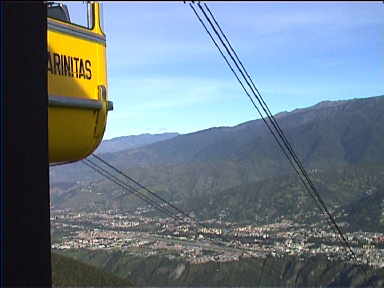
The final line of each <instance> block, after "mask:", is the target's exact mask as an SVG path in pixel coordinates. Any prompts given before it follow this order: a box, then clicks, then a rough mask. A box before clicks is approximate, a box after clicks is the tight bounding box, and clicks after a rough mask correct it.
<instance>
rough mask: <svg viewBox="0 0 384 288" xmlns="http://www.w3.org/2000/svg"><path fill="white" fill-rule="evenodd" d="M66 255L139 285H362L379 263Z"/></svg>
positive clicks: (381, 274)
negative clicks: (370, 266) (197, 260)
mask: <svg viewBox="0 0 384 288" xmlns="http://www.w3.org/2000/svg"><path fill="white" fill-rule="evenodd" d="M65 254H66V255H69V256H71V257H74V258H76V259H79V260H82V261H86V262H89V263H92V264H93V265H95V266H98V267H100V268H102V269H104V270H105V271H108V272H110V273H115V274H116V275H118V276H120V277H122V278H123V277H124V278H126V277H129V279H132V281H134V282H135V283H136V285H139V286H193V287H201V286H208V287H211V286H216V287H218V286H226V287H228V286H252V287H255V286H261V287H320V286H321V287H366V286H368V285H374V287H381V286H382V285H384V270H383V269H376V270H373V269H367V268H365V267H364V266H362V267H360V268H359V267H357V266H355V265H349V264H345V263H341V262H331V261H328V260H327V259H326V258H324V257H312V258H309V259H305V260H302V259H298V258H296V257H286V258H273V257H269V258H265V259H261V258H259V259H249V258H248V259H241V260H239V261H238V262H224V263H206V264H189V263H186V262H183V261H182V260H180V259H177V258H172V259H170V258H167V257H161V256H149V257H139V256H135V255H131V254H129V253H126V252H123V251H105V250H104V251H102V250H93V251H91V250H68V251H65Z"/></svg>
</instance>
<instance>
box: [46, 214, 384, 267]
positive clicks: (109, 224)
mask: <svg viewBox="0 0 384 288" xmlns="http://www.w3.org/2000/svg"><path fill="white" fill-rule="evenodd" d="M149 210H150V209H149V208H138V209H136V211H134V212H130V213H127V212H124V211H119V210H106V211H103V212H75V211H71V210H69V209H68V210H54V209H53V210H52V211H51V226H52V248H53V249H55V250H56V249H57V250H61V249H79V248H85V249H120V250H121V249H123V250H126V251H129V252H130V253H133V254H136V255H143V256H149V255H158V254H161V255H166V256H167V257H170V258H175V257H181V258H183V259H184V260H186V261H188V262H190V263H194V264H199V263H206V262H227V261H238V260H239V259H240V258H246V257H259V258H260V257H267V256H274V257H283V256H287V255H294V256H298V257H301V258H304V257H309V256H316V255H322V256H326V257H327V258H328V259H329V260H343V261H347V262H349V263H355V264H368V265H371V266H373V267H384V261H383V259H384V234H383V233H370V232H349V233H345V237H346V240H347V241H348V243H349V244H350V246H351V249H352V251H353V253H352V252H351V251H350V250H348V248H347V247H345V246H344V245H343V242H342V241H341V240H340V236H339V235H338V234H337V232H336V231H333V230H332V229H331V228H329V225H327V224H326V220H324V221H323V222H322V221H319V222H317V223H315V224H313V223H312V224H309V223H297V222H295V221H292V220H288V219H281V220H280V221H279V222H277V223H273V224H268V225H260V226H256V225H242V224H239V223H233V222H230V221H225V220H223V219H222V218H221V217H220V218H219V219H209V220H206V221H200V222H198V223H196V222H195V221H193V220H191V218H187V217H181V216H180V215H179V218H178V221H176V220H174V219H173V218H171V217H169V218H161V217H155V216H148V213H147V212H148V211H149ZM339 225H340V226H341V227H343V226H344V225H346V224H345V223H339Z"/></svg>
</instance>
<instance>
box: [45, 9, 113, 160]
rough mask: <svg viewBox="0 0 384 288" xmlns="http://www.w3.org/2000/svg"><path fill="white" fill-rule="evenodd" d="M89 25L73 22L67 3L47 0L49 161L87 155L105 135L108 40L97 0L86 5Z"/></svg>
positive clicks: (108, 105)
mask: <svg viewBox="0 0 384 288" xmlns="http://www.w3.org/2000/svg"><path fill="white" fill-rule="evenodd" d="M81 5H86V8H87V9H86V11H87V13H86V14H87V27H83V26H80V25H77V24H74V23H72V22H71V18H70V15H69V12H68V9H67V6H66V5H63V4H59V3H53V2H51V3H48V11H47V12H48V32H47V33H48V105H49V108H48V121H49V123H48V134H49V135H48V139H49V163H50V164H62V163H66V162H72V161H77V160H81V159H83V158H85V157H87V156H88V155H90V154H91V153H92V152H93V151H94V150H95V149H96V148H97V146H98V145H99V144H100V142H101V139H102V138H103V135H104V130H105V126H106V121H107V113H108V111H109V110H112V109H113V106H112V102H110V101H108V95H107V91H108V90H107V67H106V39H105V34H104V32H103V31H102V25H101V7H100V4H99V3H92V2H88V3H86V4H81Z"/></svg>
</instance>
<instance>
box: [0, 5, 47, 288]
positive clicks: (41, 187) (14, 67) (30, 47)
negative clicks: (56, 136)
mask: <svg viewBox="0 0 384 288" xmlns="http://www.w3.org/2000/svg"><path fill="white" fill-rule="evenodd" d="M1 5H3V8H4V12H5V17H4V24H5V35H4V36H5V41H2V44H1V45H3V47H2V48H4V49H5V59H4V60H5V61H4V62H2V63H1V65H4V64H5V81H4V82H3V83H2V84H1V85H3V84H4V85H5V135H4V136H5V147H4V148H5V155H4V156H5V157H4V158H5V159H4V158H2V159H1V161H4V160H5V191H2V193H3V192H5V193H4V194H3V195H2V196H3V198H4V199H3V200H4V202H5V209H4V210H5V211H2V215H1V216H2V217H3V216H5V239H4V240H5V243H4V245H5V285H6V286H23V287H24V286H38V287H47V286H51V243H50V211H49V170H48V169H49V168H48V95H47V93H48V92H47V20H46V19H47V9H46V5H45V4H43V3H42V2H16V1H14V2H5V3H3V4H1ZM4 42H5V43H4ZM4 212H5V213H4Z"/></svg>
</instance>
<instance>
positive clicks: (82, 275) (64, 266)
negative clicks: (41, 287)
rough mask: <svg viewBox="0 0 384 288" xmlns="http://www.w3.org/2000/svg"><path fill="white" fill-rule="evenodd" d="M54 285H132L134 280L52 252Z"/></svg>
mask: <svg viewBox="0 0 384 288" xmlns="http://www.w3.org/2000/svg"><path fill="white" fill-rule="evenodd" d="M52 284H53V287H68V286H70V287H85V286H94V287H105V286H108V287H112V286H113V287H130V286H133V284H132V282H130V281H129V280H127V279H123V278H119V277H117V276H115V275H113V274H111V273H108V272H104V271H102V270H100V268H97V267H95V266H92V265H89V264H86V263H83V262H80V261H78V260H75V259H73V258H69V257H67V256H63V255H60V254H57V253H52Z"/></svg>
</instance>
